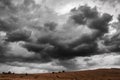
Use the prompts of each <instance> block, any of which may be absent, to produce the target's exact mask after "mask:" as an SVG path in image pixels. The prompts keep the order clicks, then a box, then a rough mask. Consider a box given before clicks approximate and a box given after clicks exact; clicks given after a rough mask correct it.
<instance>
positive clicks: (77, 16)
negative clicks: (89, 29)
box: [71, 6, 98, 24]
mask: <svg viewBox="0 0 120 80" xmlns="http://www.w3.org/2000/svg"><path fill="white" fill-rule="evenodd" d="M71 11H72V12H73V16H71V18H72V19H73V20H74V22H75V23H77V24H85V23H86V21H87V20H88V19H90V18H97V17H98V11H97V9H96V7H95V8H90V7H88V6H80V7H79V8H78V9H75V8H74V9H72V10H71Z"/></svg>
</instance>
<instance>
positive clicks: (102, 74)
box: [0, 69, 120, 80]
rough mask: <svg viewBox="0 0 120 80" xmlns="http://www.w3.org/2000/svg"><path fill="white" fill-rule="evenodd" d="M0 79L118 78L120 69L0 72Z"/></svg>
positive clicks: (98, 79) (74, 79)
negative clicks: (24, 72)
mask: <svg viewBox="0 0 120 80" xmlns="http://www.w3.org/2000/svg"><path fill="white" fill-rule="evenodd" d="M0 80H120V69H97V70H86V71H76V72H61V73H57V72H56V73H44V74H27V75H26V74H0Z"/></svg>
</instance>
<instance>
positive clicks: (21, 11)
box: [0, 0, 112, 70]
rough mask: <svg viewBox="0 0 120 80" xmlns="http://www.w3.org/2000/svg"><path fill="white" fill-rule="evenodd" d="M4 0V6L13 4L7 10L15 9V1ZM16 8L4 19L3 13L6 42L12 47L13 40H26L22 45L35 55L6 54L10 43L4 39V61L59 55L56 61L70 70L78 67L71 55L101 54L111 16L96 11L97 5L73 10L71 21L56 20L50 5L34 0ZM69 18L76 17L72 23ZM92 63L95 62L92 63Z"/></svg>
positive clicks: (0, 24)
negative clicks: (100, 43) (103, 38)
mask: <svg viewBox="0 0 120 80" xmlns="http://www.w3.org/2000/svg"><path fill="white" fill-rule="evenodd" d="M1 2H2V3H3V4H4V6H6V7H10V8H9V11H8V10H6V12H9V13H10V14H11V12H12V11H11V10H13V9H11V8H13V5H11V4H13V3H11V2H10V1H7V0H1ZM14 8H15V9H16V10H17V11H16V13H14V14H13V15H12V14H11V15H12V16H11V15H8V14H7V15H5V16H4V17H5V18H3V19H2V17H0V31H3V32H5V33H6V36H5V37H6V39H5V40H4V42H5V43H8V45H9V47H11V45H10V43H13V42H16V43H18V42H19V41H23V43H22V44H21V45H19V46H20V47H22V48H24V49H25V50H26V51H28V52H33V53H34V55H33V56H32V57H20V56H17V57H16V56H12V55H13V54H11V55H10V54H9V53H8V54H6V52H5V50H6V51H8V50H7V48H8V45H4V44H3V43H2V44H0V53H2V54H1V55H0V57H2V59H3V58H5V59H3V60H1V62H7V61H10V62H12V61H19V62H30V63H31V62H35V63H37V62H38V63H44V62H50V61H52V60H54V59H57V60H59V62H58V63H57V65H63V66H64V67H65V68H69V70H70V69H73V68H75V67H74V61H73V62H72V63H71V62H69V61H71V59H73V58H75V57H80V56H81V57H85V56H91V55H98V54H100V53H99V48H98V44H97V40H98V39H101V37H103V36H104V34H105V33H107V32H108V26H109V22H110V21H111V19H112V16H111V15H109V14H106V13H104V14H102V15H101V14H100V13H99V12H98V11H97V7H94V8H91V7H88V6H87V5H84V6H80V7H79V8H78V9H75V8H74V9H73V10H71V13H70V16H69V18H68V21H66V23H65V24H63V25H59V24H58V23H57V20H54V15H55V14H53V13H51V12H52V11H51V10H49V8H47V9H46V7H42V8H41V7H40V6H38V5H36V4H35V2H34V1H33V0H24V2H23V3H22V4H21V5H19V6H14ZM39 8H40V9H39ZM0 11H3V10H0ZM55 17H56V15H55ZM55 19H56V18H55ZM69 21H71V22H72V21H73V23H70V22H69ZM65 25H67V26H68V28H66V29H67V30H66V29H65V28H64V27H65ZM74 25H75V26H76V27H74ZM31 26H34V27H31ZM71 26H72V28H71ZM35 27H36V28H35ZM82 27H83V28H82ZM59 28H60V29H59ZM77 29H81V30H77ZM14 47H15V46H14ZM8 52H10V51H8ZM3 53H4V54H3ZM16 54H17V53H16ZM101 54H102V53H101ZM22 55H24V54H22ZM71 64H73V65H71ZM89 65H91V66H92V64H89ZM76 68H77V67H76Z"/></svg>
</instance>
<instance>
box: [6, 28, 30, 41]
mask: <svg viewBox="0 0 120 80" xmlns="http://www.w3.org/2000/svg"><path fill="white" fill-rule="evenodd" d="M30 36H31V31H27V30H16V31H13V32H11V33H8V34H7V39H6V41H8V42H18V41H29V40H30Z"/></svg>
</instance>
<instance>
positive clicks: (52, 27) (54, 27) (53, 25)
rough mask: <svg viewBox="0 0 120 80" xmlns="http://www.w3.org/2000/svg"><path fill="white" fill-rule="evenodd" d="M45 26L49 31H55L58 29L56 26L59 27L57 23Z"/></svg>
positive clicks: (49, 23)
mask: <svg viewBox="0 0 120 80" xmlns="http://www.w3.org/2000/svg"><path fill="white" fill-rule="evenodd" d="M44 26H45V27H46V28H47V29H48V30H51V31H53V30H55V29H56V26H57V23H55V22H48V23H45V24H44Z"/></svg>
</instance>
